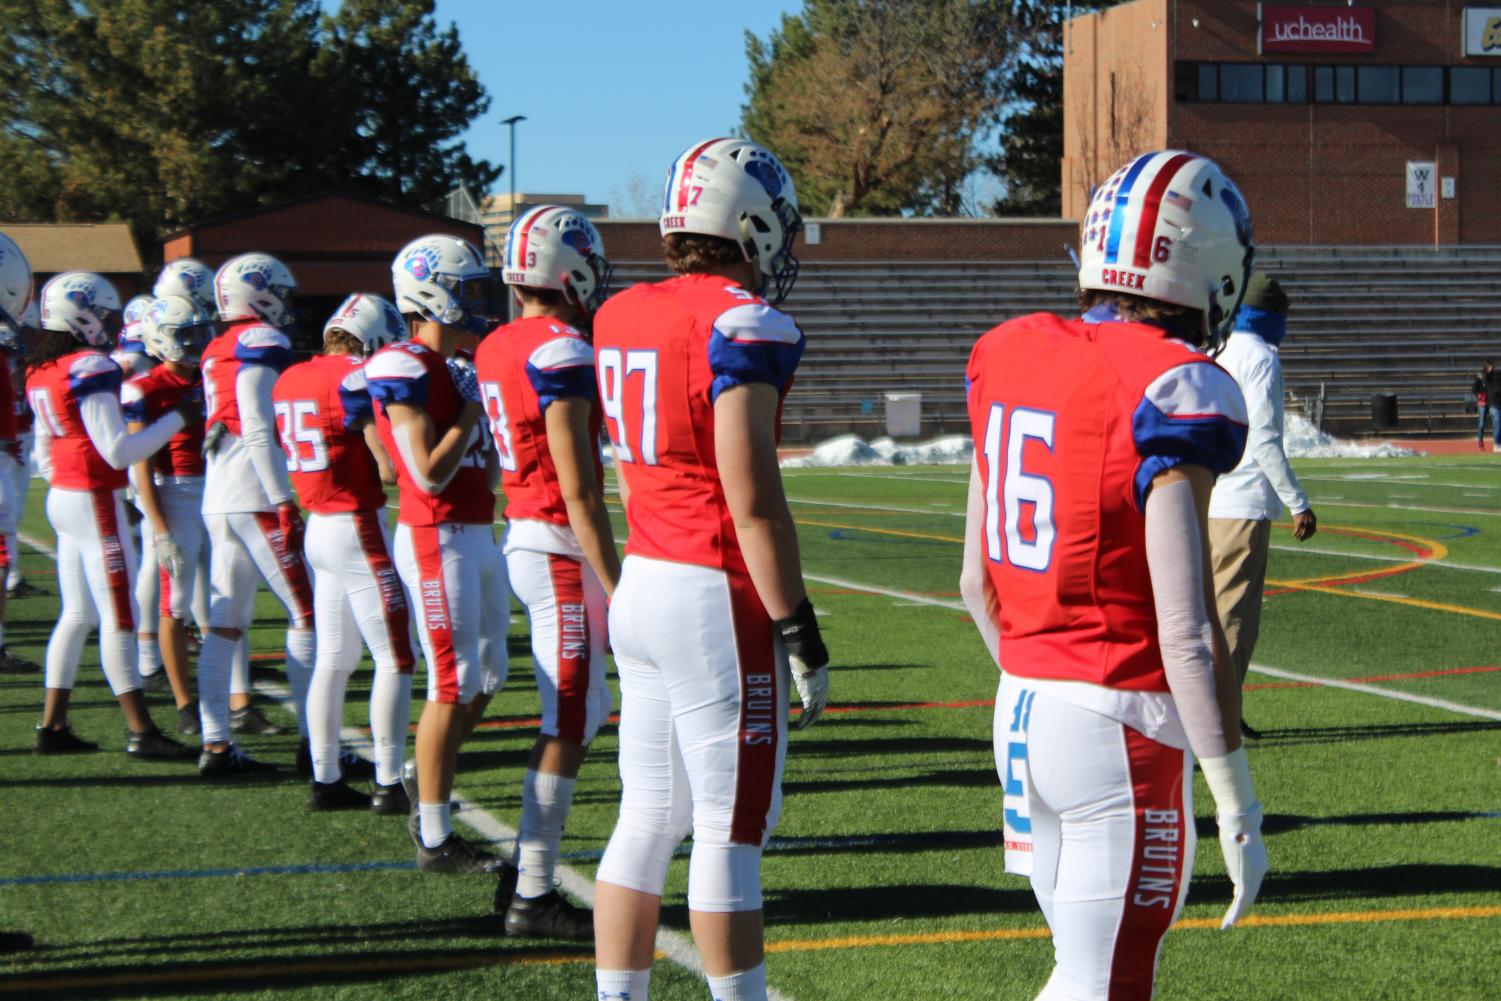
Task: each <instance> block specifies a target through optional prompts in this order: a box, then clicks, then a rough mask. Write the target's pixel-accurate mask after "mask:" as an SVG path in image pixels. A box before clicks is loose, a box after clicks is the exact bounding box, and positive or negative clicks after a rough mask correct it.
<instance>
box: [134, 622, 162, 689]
mask: <svg viewBox="0 0 1501 1001" xmlns="http://www.w3.org/2000/svg"><path fill="white" fill-rule="evenodd" d="M136 647H137V650H138V656H139V661H138V662H139V663H140V665H141V666H140V671H141V677H143V678H144V677H146V676H148V675H152V674H155V673H156V672H158V671H160V670H161V669H162V648H161V644H159V643H158V642H157V641H156V634H155V633H151V634H150V635H149V636H148V635H147V634H145V633H137V634H136Z"/></svg>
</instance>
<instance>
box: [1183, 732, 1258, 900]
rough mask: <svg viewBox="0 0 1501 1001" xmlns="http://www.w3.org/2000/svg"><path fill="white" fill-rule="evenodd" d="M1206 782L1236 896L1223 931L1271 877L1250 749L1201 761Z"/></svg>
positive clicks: (1226, 866) (1221, 846)
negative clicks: (1212, 801) (1268, 873)
mask: <svg viewBox="0 0 1501 1001" xmlns="http://www.w3.org/2000/svg"><path fill="white" fill-rule="evenodd" d="M1199 767H1200V768H1202V769H1203V770H1204V781H1205V782H1207V783H1208V785H1209V792H1210V794H1211V795H1212V796H1213V797H1214V808H1215V815H1214V816H1215V822H1216V823H1217V824H1219V828H1220V851H1221V852H1222V853H1223V854H1224V856H1225V871H1226V872H1227V873H1229V875H1230V884H1231V885H1232V886H1233V887H1235V895H1234V896H1233V897H1232V898H1231V900H1230V908H1229V910H1227V911H1225V917H1224V920H1223V921H1221V922H1220V928H1221V929H1224V928H1229V927H1230V926H1231V925H1233V924H1235V923H1236V922H1237V921H1239V920H1240V919H1241V918H1242V917H1244V916H1245V914H1246V912H1247V911H1249V910H1250V909H1251V905H1252V904H1253V903H1255V902H1256V895H1257V894H1258V893H1260V892H1261V881H1262V879H1263V878H1264V877H1265V876H1266V874H1267V869H1268V868H1269V867H1270V863H1269V862H1268V860H1267V854H1266V842H1265V841H1264V840H1262V837H1261V803H1260V802H1258V801H1257V799H1256V790H1255V788H1254V787H1253V786H1252V785H1251V768H1250V766H1249V765H1248V764H1247V763H1246V749H1245V748H1243V747H1242V748H1238V749H1236V750H1235V751H1234V752H1232V753H1230V754H1227V755H1225V756H1224V757H1219V758H1200V759H1199Z"/></svg>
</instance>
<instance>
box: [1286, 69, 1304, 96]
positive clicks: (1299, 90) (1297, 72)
mask: <svg viewBox="0 0 1501 1001" xmlns="http://www.w3.org/2000/svg"><path fill="white" fill-rule="evenodd" d="M1287 103H1288V104H1307V103H1308V67H1307V66H1289V67H1287Z"/></svg>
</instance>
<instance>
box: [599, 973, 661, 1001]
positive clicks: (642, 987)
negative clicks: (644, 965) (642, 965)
mask: <svg viewBox="0 0 1501 1001" xmlns="http://www.w3.org/2000/svg"><path fill="white" fill-rule="evenodd" d="M594 984H595V986H596V987H598V988H599V1001H646V989H647V987H648V986H649V985H650V984H651V970H650V969H646V970H595V971H594Z"/></svg>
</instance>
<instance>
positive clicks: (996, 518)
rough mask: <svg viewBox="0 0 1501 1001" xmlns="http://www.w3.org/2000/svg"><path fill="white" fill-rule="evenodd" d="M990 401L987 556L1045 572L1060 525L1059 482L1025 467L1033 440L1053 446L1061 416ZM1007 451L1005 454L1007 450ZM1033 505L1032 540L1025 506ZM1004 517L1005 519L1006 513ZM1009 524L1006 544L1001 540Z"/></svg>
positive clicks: (1049, 447) (987, 460) (986, 512)
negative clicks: (1056, 510)
mask: <svg viewBox="0 0 1501 1001" xmlns="http://www.w3.org/2000/svg"><path fill="white" fill-rule="evenodd" d="M1007 417H1008V414H1007V412H1006V406H1005V405H1004V404H1001V403H992V404H991V405H990V419H989V421H987V422H986V424H985V468H986V476H985V555H986V556H988V557H990V559H992V560H994V561H995V562H997V563H1010V564H1011V565H1012V566H1014V567H1018V568H1019V569H1022V570H1032V571H1035V572H1037V573H1041V572H1043V571H1045V570H1047V569H1048V567H1050V566H1052V563H1053V543H1054V542H1056V541H1057V539H1058V529H1057V528H1056V526H1055V525H1054V522H1053V482H1052V481H1051V480H1049V479H1048V478H1047V477H1046V476H1039V475H1038V474H1036V473H1028V472H1025V471H1024V470H1023V469H1022V459H1023V453H1024V452H1025V451H1026V445H1027V439H1029V438H1030V439H1032V440H1033V441H1036V442H1039V443H1040V444H1042V445H1043V446H1044V447H1046V448H1047V450H1048V451H1049V452H1051V451H1052V450H1053V428H1054V425H1055V424H1056V422H1057V416H1056V415H1055V414H1051V413H1048V412H1047V411H1045V410H1031V409H1028V408H1026V407H1013V408H1011V412H1010V414H1009V417H1010V421H1009V422H1008V421H1007ZM1003 450H1004V454H1002V453H1003ZM1023 504H1030V505H1031V506H1032V529H1033V531H1032V538H1031V539H1026V538H1023V536H1022V505H1023ZM1003 516H1004V517H1003ZM1003 527H1004V532H1005V537H1006V541H1005V545H1004V546H1003V545H1002V543H1001V534H1002V529H1003Z"/></svg>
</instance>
